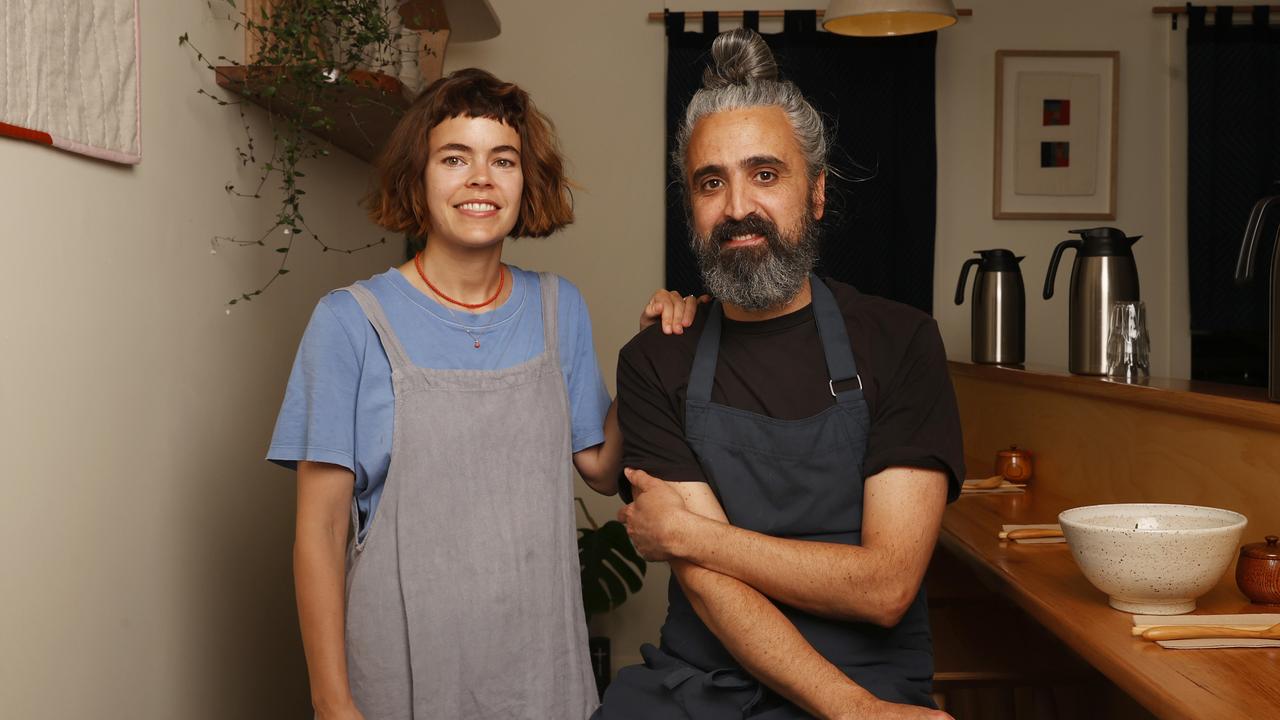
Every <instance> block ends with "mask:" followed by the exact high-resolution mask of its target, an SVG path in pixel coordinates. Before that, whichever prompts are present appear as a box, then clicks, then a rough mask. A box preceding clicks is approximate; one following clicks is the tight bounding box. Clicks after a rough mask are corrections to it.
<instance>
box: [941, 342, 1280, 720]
mask: <svg viewBox="0 0 1280 720" xmlns="http://www.w3.org/2000/svg"><path fill="white" fill-rule="evenodd" d="M950 368H951V378H952V382H953V383H954V385H955V390H956V399H957V401H958V403H959V406H960V417H961V425H962V427H963V428H964V446H965V456H966V460H967V464H968V466H969V470H968V475H969V477H974V478H980V477H986V476H988V475H990V474H991V472H992V470H993V461H994V459H995V454H996V452H997V451H998V450H1001V449H1004V448H1007V447H1009V446H1010V445H1017V446H1018V447H1020V448H1024V449H1027V450H1029V451H1031V453H1032V455H1033V458H1034V461H1033V473H1034V474H1033V477H1032V480H1031V487H1030V492H1028V493H1027V494H1025V495H976V496H965V497H962V498H960V500H958V501H957V502H956V503H954V504H953V505H951V506H950V507H949V508H948V509H947V512H946V515H945V516H944V518H943V532H942V536H941V538H940V546H941V547H940V551H941V552H940V553H939V554H940V555H946V556H953V557H954V558H955V559H958V560H959V561H960V562H961V563H963V564H965V565H967V566H968V567H969V568H971V569H972V570H973V571H974V572H975V573H976V574H977V575H978V577H979V578H981V579H982V580H983V581H984V583H985V584H986V585H988V586H990V587H991V588H992V589H994V590H995V591H996V593H997V594H998V595H1000V596H1003V597H1005V598H1007V599H1008V600H1010V601H1012V602H1013V603H1014V604H1015V605H1016V606H1018V607H1020V608H1022V609H1023V610H1025V612H1026V614H1027V615H1028V616H1030V618H1031V619H1032V620H1033V621H1034V623H1035V624H1038V625H1041V626H1043V627H1044V628H1045V629H1047V630H1048V631H1050V632H1051V633H1052V634H1053V635H1054V636H1056V637H1057V638H1058V639H1060V640H1061V641H1062V644H1064V645H1066V646H1067V647H1069V648H1070V649H1071V650H1073V651H1074V652H1075V653H1076V654H1078V655H1079V656H1080V658H1082V659H1083V660H1085V661H1086V662H1087V663H1089V664H1090V665H1092V666H1093V668H1095V669H1096V670H1097V671H1099V672H1100V673H1101V674H1102V675H1103V676H1105V678H1106V679H1107V680H1109V681H1110V682H1111V683H1113V684H1114V685H1115V686H1116V687H1118V688H1119V689H1120V690H1121V691H1123V692H1124V693H1126V694H1127V695H1128V696H1130V697H1131V698H1132V699H1134V700H1136V701H1137V702H1139V703H1140V704H1141V705H1142V706H1144V707H1145V708H1147V709H1148V710H1150V711H1151V712H1152V713H1154V714H1155V715H1156V716H1158V717H1162V718H1198V719H1200V718H1203V719H1209V720H1217V719H1218V718H1223V719H1224V720H1225V719H1232V720H1235V719H1237V718H1240V719H1243V720H1263V719H1264V718H1280V650H1277V649H1223V650H1165V649H1163V648H1161V647H1159V646H1158V645H1154V644H1152V643H1149V642H1146V641H1143V640H1135V639H1133V638H1132V636H1131V635H1130V633H1129V627H1130V626H1131V624H1132V619H1131V616H1130V615H1129V614H1127V613H1123V612H1120V611H1117V610H1113V609H1112V608H1111V607H1110V606H1108V605H1107V600H1106V596H1105V595H1104V594H1103V593H1102V592H1100V591H1098V590H1097V589H1095V588H1094V587H1093V586H1092V585H1090V584H1089V582H1088V581H1087V580H1085V578H1084V575H1082V574H1081V573H1080V571H1079V569H1078V568H1077V567H1076V564H1075V561H1074V559H1073V558H1072V557H1071V553H1070V549H1069V548H1068V547H1067V546H1066V545H1065V544H1058V545H1019V544H1011V543H1001V542H1000V541H999V540H998V539H997V537H996V533H997V532H998V531H999V528H1000V525H1001V524H1006V523H1007V524H1032V523H1043V522H1056V520H1057V515H1058V513H1059V512H1060V511H1062V510H1064V509H1066V508H1069V507H1076V506H1080V505H1093V504H1098V503H1119V502H1167V503H1186V504H1191V505H1208V506H1213V507H1220V508H1227V509H1230V510H1235V511H1237V512H1240V513H1243V514H1244V515H1245V516H1246V517H1248V519H1249V525H1248V526H1247V527H1246V528H1245V531H1244V535H1243V537H1242V538H1241V541H1242V542H1244V543H1249V542H1257V541H1260V540H1261V539H1262V538H1263V536H1265V535H1268V534H1280V403H1270V402H1266V400H1265V393H1264V392H1263V391H1262V390H1260V389H1250V388H1235V387H1230V386H1222V385H1213V384H1205V383H1194V382H1188V381H1178V380H1161V379H1153V380H1151V381H1150V382H1148V383H1146V384H1144V385H1126V384H1123V383H1115V382H1109V381H1107V380H1104V379H1102V378H1095V377H1082V376H1076V375H1070V374H1068V373H1065V372H1062V371H1060V370H1058V371H1055V370H1051V369H1043V368H1034V367H1033V368H1025V369H1012V368H1001V367H993V366H983V365H973V364H970V363H964V362H952V363H951V364H950ZM1266 611H1270V612H1276V608H1275V607H1266V606H1251V605H1249V604H1248V601H1247V599H1246V598H1245V597H1244V596H1243V595H1242V594H1240V592H1239V591H1238V590H1237V589H1236V587H1235V578H1234V561H1233V563H1232V567H1231V568H1229V569H1228V570H1227V572H1226V574H1225V575H1224V577H1223V580H1222V581H1221V582H1220V583H1219V585H1218V586H1217V587H1216V588H1215V589H1214V590H1213V591H1212V592H1210V593H1209V595H1207V596H1206V597H1204V598H1201V600H1200V608H1199V609H1198V610H1197V612H1199V613H1202V614H1203V613H1239V612H1266ZM1054 642H1055V643H1056V640H1055V641H1054ZM992 644H993V645H994V644H995V643H994V642H993V643H992Z"/></svg>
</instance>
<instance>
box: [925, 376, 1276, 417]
mask: <svg viewBox="0 0 1280 720" xmlns="http://www.w3.org/2000/svg"><path fill="white" fill-rule="evenodd" d="M949 365H950V367H951V374H952V375H953V376H961V377H968V378H973V379H976V380H984V381H989V382H996V383H1006V384H1010V385H1018V386H1023V387H1033V388H1039V389H1043V390H1052V391H1055V392H1062V393H1069V394H1072V395H1083V396H1086V397H1091V398H1096V399H1099V400H1107V401H1111V402H1120V403H1127V404H1130V405H1138V406H1141V407H1146V408H1150V409H1153V410H1160V411H1163V412H1167V413H1172V414H1178V415H1190V416H1193V417H1201V418H1208V419H1210V420H1219V421H1224V422H1228V423H1232V424H1235V425H1244V426H1247V427H1254V428H1258V429H1261V430H1271V431H1280V403H1273V402H1268V401H1267V392H1266V390H1265V389H1264V388H1251V387H1241V386H1236V385H1221V384H1218V383H1209V382H1200V381H1195V380H1173V379H1170V378H1151V379H1150V380H1147V381H1145V382H1143V383H1142V384H1133V383H1126V382H1123V381H1116V380H1109V379H1107V378H1102V377H1091V376H1086V375H1072V374H1070V373H1066V372H1063V371H1061V370H1052V369H1048V368H1041V367H1035V366H1029V367H1025V368H1014V367H1005V366H1000V365H978V364H975V363H968V362H960V361H956V360H952V361H951V362H950V363H949Z"/></svg>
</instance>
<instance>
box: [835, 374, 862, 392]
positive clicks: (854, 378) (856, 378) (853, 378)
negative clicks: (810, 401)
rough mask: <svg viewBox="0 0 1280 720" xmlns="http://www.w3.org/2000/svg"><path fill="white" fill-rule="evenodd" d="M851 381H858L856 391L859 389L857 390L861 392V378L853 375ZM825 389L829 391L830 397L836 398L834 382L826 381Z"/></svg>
mask: <svg viewBox="0 0 1280 720" xmlns="http://www.w3.org/2000/svg"><path fill="white" fill-rule="evenodd" d="M851 379H852V380H857V381H858V389H859V390H861V389H862V376H861V375H854V376H853V377H852V378H851ZM840 382H845V381H844V380H841V381H840ZM827 389H828V390H830V391H831V397H836V381H835V380H828V381H827Z"/></svg>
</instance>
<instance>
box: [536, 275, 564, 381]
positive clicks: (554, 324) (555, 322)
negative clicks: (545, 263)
mask: <svg viewBox="0 0 1280 720" xmlns="http://www.w3.org/2000/svg"><path fill="white" fill-rule="evenodd" d="M538 286H539V287H540V288H541V292H540V293H539V295H540V296H541V298H542V346H543V347H544V348H546V350H547V352H548V353H550V355H551V357H552V358H553V359H555V360H556V361H557V362H559V357H560V347H559V346H560V331H559V321H560V307H559V305H560V278H559V277H558V276H557V275H556V274H555V273H549V272H540V273H538Z"/></svg>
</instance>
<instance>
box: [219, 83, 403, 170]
mask: <svg viewBox="0 0 1280 720" xmlns="http://www.w3.org/2000/svg"><path fill="white" fill-rule="evenodd" d="M347 78H348V79H349V80H351V82H352V83H353V84H352V85H343V86H342V87H341V89H340V94H341V98H340V100H339V102H338V103H337V104H336V106H335V107H332V108H324V109H325V111H326V112H328V113H329V114H330V115H331V116H332V117H333V119H334V121H335V123H336V124H335V126H334V127H333V129H332V130H312V132H314V133H315V134H316V135H318V136H319V137H321V138H323V139H325V140H327V141H328V142H330V143H332V144H333V145H334V146H335V147H338V148H341V149H343V150H346V151H347V152H349V153H351V154H352V155H355V156H356V157H358V158H360V159H361V160H364V161H366V162H372V161H373V160H374V158H376V157H377V155H378V152H379V151H380V150H381V149H382V145H383V144H384V143H385V142H386V140H387V138H388V137H389V136H390V135H391V131H392V130H393V129H394V128H395V126H396V123H397V122H398V121H399V120H400V116H401V114H403V112H404V110H405V109H406V108H408V107H409V101H408V99H407V98H406V97H405V88H404V85H403V84H402V83H401V82H400V81H399V80H398V79H397V78H394V77H392V76H390V75H387V74H385V73H378V72H366V71H361V70H356V71H353V72H351V73H350V74H349V75H348V76H347ZM214 79H215V80H216V82H217V83H218V86H219V87H222V88H224V89H226V90H229V91H231V92H234V93H236V94H238V95H241V96H243V97H245V98H247V99H248V100H250V101H251V102H253V103H254V104H256V105H260V106H262V107H264V108H266V109H267V110H268V111H270V112H272V113H279V114H282V115H285V116H286V117H289V118H294V119H296V118H299V117H301V116H302V114H303V113H302V110H303V109H302V108H300V107H299V103H298V96H297V95H298V94H297V92H296V90H295V89H294V88H291V87H290V86H289V83H288V79H287V78H286V77H285V73H284V70H283V68H260V69H254V70H252V71H251V70H250V69H249V68H246V67H243V66H238V65H227V66H221V67H217V68H214ZM269 86H274V87H276V88H277V90H276V92H275V93H274V94H273V95H271V96H269V97H268V96H265V95H263V94H262V89H263V88H266V87H269ZM250 91H251V92H250Z"/></svg>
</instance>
